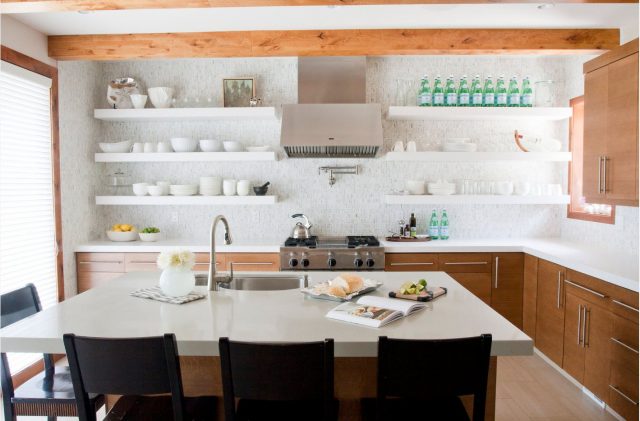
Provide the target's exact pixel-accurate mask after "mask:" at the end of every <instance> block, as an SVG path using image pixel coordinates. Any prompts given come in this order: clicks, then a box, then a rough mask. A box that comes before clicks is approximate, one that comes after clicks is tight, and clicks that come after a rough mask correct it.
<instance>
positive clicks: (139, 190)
mask: <svg viewBox="0 0 640 421" xmlns="http://www.w3.org/2000/svg"><path fill="white" fill-rule="evenodd" d="M147 193H149V183H134V184H133V194H135V195H136V196H146V195H147Z"/></svg>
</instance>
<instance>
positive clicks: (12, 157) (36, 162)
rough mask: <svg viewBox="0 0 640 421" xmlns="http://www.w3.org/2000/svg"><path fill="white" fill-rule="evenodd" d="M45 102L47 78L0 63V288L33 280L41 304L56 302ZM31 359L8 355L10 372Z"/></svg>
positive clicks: (2, 290) (0, 290) (48, 88)
mask: <svg viewBox="0 0 640 421" xmlns="http://www.w3.org/2000/svg"><path fill="white" fill-rule="evenodd" d="M50 102H51V80H50V79H48V78H46V77H44V76H41V75H39V74H36V73H33V72H30V71H28V70H25V69H23V68H21V67H18V66H14V65H12V64H10V63H7V62H4V61H2V62H1V63H0V293H5V292H9V291H12V290H14V289H18V288H20V287H22V286H24V285H25V284H27V283H33V284H34V285H35V286H36V288H37V289H38V294H39V296H40V301H41V303H42V306H43V308H47V307H50V306H52V305H54V304H55V303H56V302H57V270H56V269H57V268H56V243H55V214H54V196H53V169H52V165H53V161H52V148H51V107H50ZM39 357H40V358H42V357H41V356H39ZM36 358H38V356H34V355H29V354H9V363H10V365H11V371H12V372H14V373H15V372H16V371H19V370H21V369H22V368H24V367H26V366H28V365H29V364H31V363H32V362H33V361H34V360H35V359H36Z"/></svg>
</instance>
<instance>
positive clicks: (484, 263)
mask: <svg viewBox="0 0 640 421" xmlns="http://www.w3.org/2000/svg"><path fill="white" fill-rule="evenodd" d="M444 264H445V265H452V266H458V265H486V264H487V262H445V263H444Z"/></svg>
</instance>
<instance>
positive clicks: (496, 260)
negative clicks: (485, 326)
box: [491, 253, 524, 329]
mask: <svg viewBox="0 0 640 421" xmlns="http://www.w3.org/2000/svg"><path fill="white" fill-rule="evenodd" d="M492 263H493V267H492V270H491V272H492V274H493V282H492V285H491V307H493V309H494V310H495V311H497V312H498V313H500V314H501V315H502V316H504V317H505V318H506V319H507V320H509V321H510V322H511V323H513V324H514V325H515V326H516V327H518V328H519V329H522V293H523V287H524V254H523V253H493V255H492Z"/></svg>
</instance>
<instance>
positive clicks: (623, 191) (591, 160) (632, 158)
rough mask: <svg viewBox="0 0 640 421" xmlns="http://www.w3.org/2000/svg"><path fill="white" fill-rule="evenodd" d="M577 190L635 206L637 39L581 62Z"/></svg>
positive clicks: (597, 199) (589, 199)
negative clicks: (580, 150)
mask: <svg viewBox="0 0 640 421" xmlns="http://www.w3.org/2000/svg"><path fill="white" fill-rule="evenodd" d="M584 73H585V86H584V158H583V159H584V161H583V193H584V196H585V197H586V200H587V202H591V203H608V204H612V205H628V206H638V39H635V40H634V41H631V42H629V43H627V44H624V45H622V46H620V47H619V48H617V49H615V50H611V51H610V52H608V53H605V54H603V55H601V56H599V57H597V58H595V59H593V60H591V61H588V62H586V63H585V64H584Z"/></svg>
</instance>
